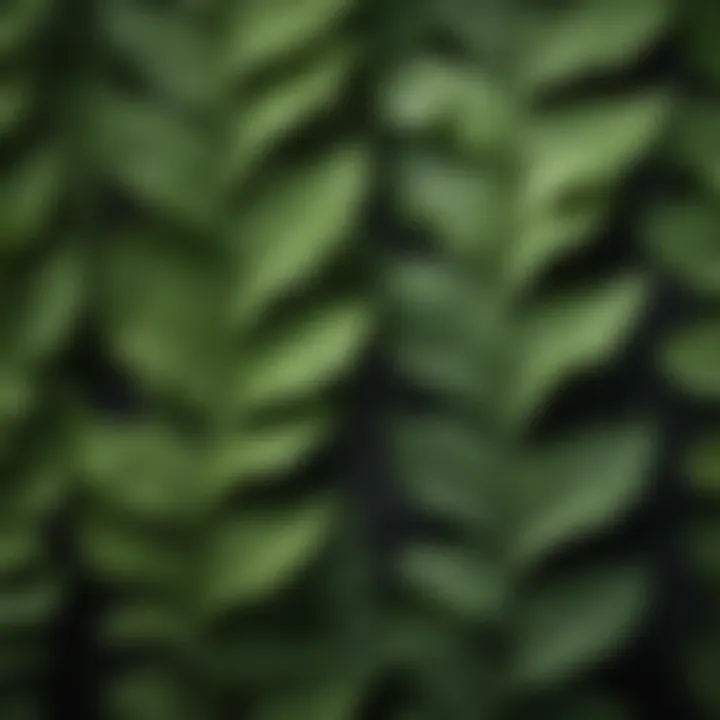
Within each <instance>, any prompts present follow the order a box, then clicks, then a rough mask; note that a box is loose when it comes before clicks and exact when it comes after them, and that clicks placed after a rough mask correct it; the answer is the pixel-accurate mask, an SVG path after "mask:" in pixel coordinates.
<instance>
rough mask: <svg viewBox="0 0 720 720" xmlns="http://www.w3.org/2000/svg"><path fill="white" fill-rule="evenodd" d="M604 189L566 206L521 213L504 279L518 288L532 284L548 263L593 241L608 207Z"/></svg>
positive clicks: (525, 287) (529, 287)
mask: <svg viewBox="0 0 720 720" xmlns="http://www.w3.org/2000/svg"><path fill="white" fill-rule="evenodd" d="M609 204H610V203H609V198H608V197H607V193H605V192H599V193H596V194H589V195H588V196H586V197H583V198H578V199H576V200H575V202H574V203H573V204H572V205H570V206H567V207H562V208H557V207H544V208H538V210H537V212H536V213H534V214H533V215H531V216H524V217H523V225H522V227H521V228H520V230H519V232H518V237H517V240H516V242H515V243H514V244H513V245H512V247H511V248H510V250H509V253H508V267H507V280H508V282H509V283H510V284H511V286H512V287H514V288H515V289H516V290H518V291H523V290H524V291H528V290H531V289H532V287H531V284H532V282H533V281H535V280H537V279H538V278H540V277H541V276H542V274H543V273H544V272H545V271H546V270H547V268H548V267H549V266H552V265H553V263H555V262H557V261H558V260H562V259H564V258H565V256H566V255H568V254H570V253H572V252H577V251H578V250H580V249H582V248H584V247H585V246H587V245H588V244H589V243H590V242H592V241H593V240H594V239H595V238H594V233H595V231H596V229H597V228H598V227H600V225H601V222H602V219H603V217H604V216H605V214H606V213H607V210H608V208H609Z"/></svg>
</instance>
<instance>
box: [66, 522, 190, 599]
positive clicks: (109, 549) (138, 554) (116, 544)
mask: <svg viewBox="0 0 720 720" xmlns="http://www.w3.org/2000/svg"><path fill="white" fill-rule="evenodd" d="M79 547H80V554H81V557H82V558H83V561H84V562H85V563H86V564H87V565H88V567H89V568H91V569H92V570H93V571H94V572H95V573H96V574H97V576H98V577H100V578H103V579H104V580H106V581H108V582H109V583H111V584H118V585H120V586H123V587H126V588H143V589H149V590H153V591H155V590H157V591H160V592H163V593H167V594H168V595H171V594H172V593H173V592H177V591H179V588H181V587H183V581H184V579H185V576H186V570H187V568H186V567H185V562H184V561H185V560H186V558H185V557H184V556H183V554H182V550H181V549H180V548H178V546H177V545H176V544H172V543H170V541H169V539H168V538H165V539H162V538H157V537H153V534H152V533H150V532H148V531H147V530H144V529H142V528H141V527H138V526H132V525H126V524H123V523H120V522H118V521H117V520H113V519H110V518H107V517H104V516H103V515H101V514H100V513H98V512H95V513H94V514H93V515H92V517H88V518H86V519H85V520H84V522H83V525H82V527H81V528H80V530H79Z"/></svg>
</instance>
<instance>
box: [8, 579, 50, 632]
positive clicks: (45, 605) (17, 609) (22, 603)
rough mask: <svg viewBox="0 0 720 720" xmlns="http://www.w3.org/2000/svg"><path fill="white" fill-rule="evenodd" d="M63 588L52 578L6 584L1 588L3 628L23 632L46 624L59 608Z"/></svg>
mask: <svg viewBox="0 0 720 720" xmlns="http://www.w3.org/2000/svg"><path fill="white" fill-rule="evenodd" d="M62 594H63V593H62V588H61V587H60V585H59V584H58V583H57V582H54V581H53V580H51V579H49V578H41V579H37V580H34V581H33V582H32V583H28V584H26V585H22V586H20V587H14V586H13V584H12V583H10V582H6V583H3V589H2V591H0V628H2V631H4V632H8V631H13V630H15V631H21V630H23V629H25V628H28V627H32V628H35V627H38V626H40V625H44V624H46V623H47V622H48V621H49V620H51V619H52V617H53V615H54V614H55V613H56V612H57V611H58V610H59V609H60V604H61V601H62Z"/></svg>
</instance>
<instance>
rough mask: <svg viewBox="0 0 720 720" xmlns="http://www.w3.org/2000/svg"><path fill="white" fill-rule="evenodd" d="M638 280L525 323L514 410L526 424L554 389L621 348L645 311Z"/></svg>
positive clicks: (625, 279)
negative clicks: (526, 420) (643, 310)
mask: <svg viewBox="0 0 720 720" xmlns="http://www.w3.org/2000/svg"><path fill="white" fill-rule="evenodd" d="M645 298H646V286H645V283H644V282H643V279H642V277H640V276H638V275H623V276H620V277H617V278H613V279H612V280H610V281H609V282H606V283H605V284H604V285H601V286H600V287H596V288H592V289H589V290H578V291H576V292H575V293H568V294H567V295H565V296H562V297H559V298H556V299H554V300H551V301H548V302H546V303H544V304H543V305H540V307H539V308H538V309H537V310H536V311H535V312H534V313H533V315H531V316H530V318H529V319H528V322H527V325H526V328H525V335H524V337H523V338H522V340H521V348H520V358H521V364H520V368H519V370H518V378H517V383H516V386H515V397H514V400H513V405H512V408H513V410H514V413H515V414H514V417H517V418H519V419H527V418H528V417H529V416H530V415H532V414H533V413H534V412H536V411H537V410H538V408H539V406H540V405H541V403H542V402H544V401H546V400H547V399H548V397H549V396H550V395H551V393H552V392H553V391H554V390H555V388H556V387H557V386H558V385H560V384H561V383H563V382H566V381H567V380H569V379H572V378H573V377H574V376H576V375H579V374H581V373H584V372H589V371H592V370H594V369H595V368H596V367H597V366H599V365H602V364H603V363H605V362H609V361H610V360H611V359H612V358H613V356H615V355H616V354H617V353H618V352H619V351H620V350H621V348H622V347H623V345H624V343H625V342H626V340H627V338H628V336H629V333H630V332H631V330H632V328H633V327H634V326H635V324H636V323H637V322H638V320H639V315H640V312H641V310H642V309H643V307H644V304H645Z"/></svg>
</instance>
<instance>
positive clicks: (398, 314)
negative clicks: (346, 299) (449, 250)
mask: <svg viewBox="0 0 720 720" xmlns="http://www.w3.org/2000/svg"><path fill="white" fill-rule="evenodd" d="M384 287H385V288H386V295H387V298H388V305H389V306H390V307H391V308H393V317H391V322H392V326H391V327H392V338H393V340H394V342H393V345H394V353H393V355H394V361H395V362H396V364H397V366H398V367H399V368H400V369H401V370H402V372H403V373H404V374H405V375H406V376H407V377H408V378H410V379H411V380H413V381H415V382H418V383H420V384H422V385H423V386H425V387H427V388H428V389H431V390H433V391H438V390H439V391H440V392H442V393H443V394H445V395H449V396H452V397H453V398H454V399H456V400H458V401H459V402H461V403H463V404H472V406H473V408H474V409H475V408H476V407H477V405H478V403H479V402H480V401H481V400H484V399H486V398H488V397H490V396H492V392H493V387H494V383H495V377H496V375H495V370H496V369H497V368H496V367H495V358H496V356H497V348H498V347H500V346H501V344H502V340H503V339H504V338H503V330H504V327H503V323H502V315H501V310H500V308H499V306H498V297H497V296H495V295H494V294H493V293H492V292H490V290H489V289H488V288H486V287H478V283H474V282H473V279H472V278H471V277H469V276H468V274H466V273H465V272H464V270H463V269H462V268H456V267H453V266H451V265H442V264H440V263H432V262H427V261H420V260H412V261H406V262H403V263H397V264H396V265H394V266H391V267H390V268H389V271H388V272H387V277H386V279H385V280H384ZM468 307H472V308H473V312H472V313H468V312H459V311H458V309H460V308H468Z"/></svg>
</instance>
